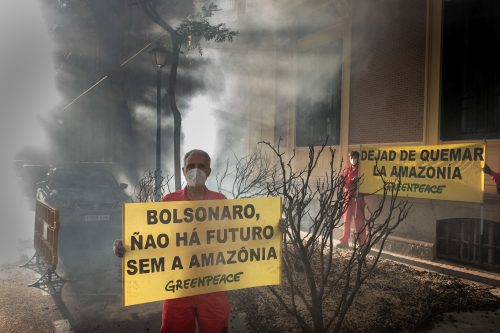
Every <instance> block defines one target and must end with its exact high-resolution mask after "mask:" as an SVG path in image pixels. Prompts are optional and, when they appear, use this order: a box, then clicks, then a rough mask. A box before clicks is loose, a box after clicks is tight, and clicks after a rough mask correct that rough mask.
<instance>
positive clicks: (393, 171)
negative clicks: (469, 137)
mask: <svg viewBox="0 0 500 333" xmlns="http://www.w3.org/2000/svg"><path fill="white" fill-rule="evenodd" d="M360 153H361V156H360V157H361V158H360V164H359V165H360V175H361V176H362V180H361V183H360V192H362V193H374V192H376V191H379V190H381V189H382V188H383V186H384V184H383V181H382V179H381V177H383V178H384V179H385V181H386V182H387V184H386V185H385V186H386V188H387V189H388V190H391V189H393V188H394V189H396V188H398V189H399V193H398V196H400V197H413V198H426V199H436V200H452V201H466V202H483V189H484V177H483V172H482V168H483V167H484V161H485V158H486V156H485V155H486V150H485V146H484V144H476V143H464V144H450V145H436V146H406V147H389V146H377V147H367V146H363V147H362V149H361V151H360Z"/></svg>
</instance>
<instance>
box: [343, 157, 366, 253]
mask: <svg viewBox="0 0 500 333" xmlns="http://www.w3.org/2000/svg"><path fill="white" fill-rule="evenodd" d="M349 162H350V163H351V165H350V166H348V167H347V168H345V169H344V177H345V185H344V194H345V196H346V198H347V199H348V200H349V202H348V205H347V207H346V210H345V212H344V215H343V216H342V219H343V221H344V232H343V234H342V237H341V238H340V239H339V243H338V244H337V247H338V248H348V247H349V239H350V237H351V221H352V220H353V219H354V230H355V231H356V235H357V241H358V244H359V245H363V244H364V243H365V241H366V228H365V226H364V215H363V209H364V207H365V200H364V198H363V196H362V195H360V194H359V188H358V186H359V184H358V181H359V175H358V172H359V171H358V168H359V153H358V152H357V151H351V152H350V153H349Z"/></svg>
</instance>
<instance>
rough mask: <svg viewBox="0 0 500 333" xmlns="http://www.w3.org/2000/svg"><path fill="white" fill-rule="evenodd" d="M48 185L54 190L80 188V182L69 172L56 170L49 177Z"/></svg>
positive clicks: (76, 175) (75, 175)
mask: <svg viewBox="0 0 500 333" xmlns="http://www.w3.org/2000/svg"><path fill="white" fill-rule="evenodd" d="M50 185H51V187H54V188H70V187H81V186H82V180H81V177H79V176H78V174H77V173H76V172H73V171H71V170H56V171H55V172H54V173H53V174H52V176H51V177H50Z"/></svg>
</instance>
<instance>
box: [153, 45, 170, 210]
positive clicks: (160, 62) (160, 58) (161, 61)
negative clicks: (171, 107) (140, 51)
mask: <svg viewBox="0 0 500 333" xmlns="http://www.w3.org/2000/svg"><path fill="white" fill-rule="evenodd" d="M151 56H152V62H153V66H154V67H155V68H156V170H155V191H154V199H155V201H160V199H161V195H162V193H161V182H162V180H161V74H162V71H161V70H162V68H163V66H165V64H166V63H167V51H166V50H165V48H163V47H162V46H161V45H157V46H156V47H155V48H154V49H153V50H151Z"/></svg>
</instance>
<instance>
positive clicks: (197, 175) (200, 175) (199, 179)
mask: <svg viewBox="0 0 500 333" xmlns="http://www.w3.org/2000/svg"><path fill="white" fill-rule="evenodd" d="M206 180H207V175H206V174H205V172H203V170H200V169H197V168H194V169H191V170H189V171H188V172H187V173H186V181H187V184H188V186H191V187H193V186H203V185H205V181H206Z"/></svg>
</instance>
